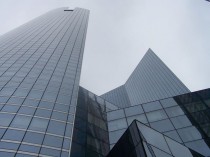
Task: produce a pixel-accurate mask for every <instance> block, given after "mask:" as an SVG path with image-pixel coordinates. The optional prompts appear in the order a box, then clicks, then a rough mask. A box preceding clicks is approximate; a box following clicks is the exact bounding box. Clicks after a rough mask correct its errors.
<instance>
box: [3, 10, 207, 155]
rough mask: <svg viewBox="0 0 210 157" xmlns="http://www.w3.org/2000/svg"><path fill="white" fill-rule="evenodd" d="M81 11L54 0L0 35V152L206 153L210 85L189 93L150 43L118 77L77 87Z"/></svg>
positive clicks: (83, 17) (83, 25)
mask: <svg viewBox="0 0 210 157" xmlns="http://www.w3.org/2000/svg"><path fill="white" fill-rule="evenodd" d="M88 16H89V11H88V10H86V9H80V8H76V9H74V10H69V9H68V8H59V9H55V10H52V11H50V12H48V13H46V14H44V15H42V16H40V17H38V18H36V19H34V20H32V21H31V22H28V23H27V24H25V25H22V26H21V27H19V28H17V29H15V30H13V31H11V32H9V33H7V34H5V35H3V36H1V37H0V156H2V157H23V156H24V157H35V156H40V157H70V156H71V157H105V156H108V157H111V156H122V157H123V156H126V157H127V156H131V157H137V156H141V157H144V156H145V157H146V156H147V157H151V156H152V157H163V156H164V157H170V156H175V157H179V156H186V157H188V156H189V157H191V156H197V157H200V156H202V155H203V156H210V149H209V146H210V116H209V115H210V109H209V107H210V89H206V90H202V91H198V92H193V93H190V92H189V90H188V89H187V88H186V87H185V86H184V85H183V83H182V82H181V81H180V80H179V79H178V78H177V77H176V76H175V75H174V74H173V73H172V72H171V71H170V70H169V69H168V68H167V66H166V65H165V64H164V63H163V62H162V61H161V60H160V59H159V58H158V57H157V56H156V55H155V54H154V53H153V52H152V50H151V49H149V50H148V52H147V53H146V55H145V56H144V58H143V59H142V61H141V62H140V63H139V65H138V66H137V68H136V69H135V70H134V72H133V73H132V75H131V76H130V78H129V79H128V81H127V82H126V83H125V85H122V86H120V87H118V88H116V89H114V90H112V91H110V92H108V93H106V94H104V95H103V96H101V97H100V96H97V95H95V94H93V93H91V92H90V91H88V90H86V89H84V88H83V87H79V79H80V73H81V66H82V58H83V51H84V44H85V37H86V31H87V23H88ZM184 93H187V94H184ZM180 94H182V95H180ZM177 95H178V96H177ZM137 121H139V122H137ZM187 147H188V148H187ZM112 148H113V149H112ZM189 148H191V149H192V150H194V151H192V150H191V149H189ZM110 149H111V151H110ZM195 151H196V152H198V153H196V152H195ZM119 153H120V155H119ZM199 153H200V154H202V155H200V154H199Z"/></svg>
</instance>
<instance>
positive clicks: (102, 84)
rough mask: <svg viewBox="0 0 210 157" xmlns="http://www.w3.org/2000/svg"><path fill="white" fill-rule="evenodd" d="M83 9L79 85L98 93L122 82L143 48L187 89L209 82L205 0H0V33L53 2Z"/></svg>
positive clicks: (209, 18)
mask: <svg viewBox="0 0 210 157" xmlns="http://www.w3.org/2000/svg"><path fill="white" fill-rule="evenodd" d="M66 6H68V7H70V8H75V7H81V8H86V9H89V10H90V11H91V12H90V19H89V26H88V33H87V39H86V46H85V54H84V59H83V68H82V75H81V85H82V86H83V87H85V88H87V89H89V90H90V91H92V92H94V93H96V94H98V95H100V94H103V93H104V92H107V91H109V90H111V89H113V88H116V87H117V86H119V85H122V84H124V82H125V81H126V80H127V78H128V77H129V75H130V74H131V73H132V71H133V70H134V68H135V67H136V65H137V64H138V63H139V61H140V60H141V58H142V57H143V55H144V54H145V52H146V51H147V49H148V48H151V49H152V50H153V51H154V52H155V53H156V54H157V55H158V56H159V57H160V58H161V59H162V60H163V61H164V62H165V63H166V65H167V66H168V67H169V68H170V69H171V70H172V71H173V72H174V73H175V74H176V75H177V76H178V77H179V78H180V79H181V81H182V82H183V83H184V84H185V85H186V86H187V87H188V88H189V89H190V90H192V91H195V90H200V89H204V88H209V87H210V81H209V78H210V3H209V2H206V1H205V0H0V21H1V23H0V34H4V33H6V32H7V31H9V30H11V29H13V28H15V27H17V26H19V25H21V24H23V23H25V22H27V21H29V20H31V19H33V18H35V17H37V16H39V15H41V14H43V13H45V12H47V11H49V10H51V9H54V8H58V7H66Z"/></svg>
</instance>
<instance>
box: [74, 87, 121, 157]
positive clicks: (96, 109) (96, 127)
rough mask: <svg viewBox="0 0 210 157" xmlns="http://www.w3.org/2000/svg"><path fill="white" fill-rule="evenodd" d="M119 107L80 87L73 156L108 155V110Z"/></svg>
mask: <svg viewBox="0 0 210 157" xmlns="http://www.w3.org/2000/svg"><path fill="white" fill-rule="evenodd" d="M112 109H117V107H116V106H114V105H113V104H111V103H108V102H107V101H105V100H104V99H102V98H101V97H99V96H97V95H95V94H93V93H91V92H89V91H88V90H86V89H84V88H82V87H80V88H79V95H78V101H77V111H76V118H75V123H74V132H73V142H72V151H71V156H73V157H75V156H79V157H93V156H101V157H103V156H106V155H107V154H108V152H109V137H108V136H109V134H108V128H107V115H106V112H107V111H110V110H112Z"/></svg>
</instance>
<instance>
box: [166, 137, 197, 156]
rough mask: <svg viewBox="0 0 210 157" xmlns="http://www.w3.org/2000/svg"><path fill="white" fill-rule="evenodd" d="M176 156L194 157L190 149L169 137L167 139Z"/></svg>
mask: <svg viewBox="0 0 210 157" xmlns="http://www.w3.org/2000/svg"><path fill="white" fill-rule="evenodd" d="M165 139H166V141H167V143H168V145H169V147H170V150H171V152H172V154H173V155H174V156H184V157H193V156H192V154H191V152H190V151H189V149H188V148H187V147H185V146H183V145H181V144H179V143H178V142H175V141H173V140H171V139H169V138H168V137H166V138H165Z"/></svg>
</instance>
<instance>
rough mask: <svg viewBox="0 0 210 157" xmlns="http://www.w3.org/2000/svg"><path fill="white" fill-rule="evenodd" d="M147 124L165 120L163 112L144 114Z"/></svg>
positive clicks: (165, 116)
mask: <svg viewBox="0 0 210 157" xmlns="http://www.w3.org/2000/svg"><path fill="white" fill-rule="evenodd" d="M146 115H147V118H148V120H149V122H154V121H158V120H162V119H166V118H167V115H166V113H165V111H164V110H158V111H153V112H148V113H146Z"/></svg>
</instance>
